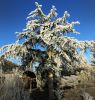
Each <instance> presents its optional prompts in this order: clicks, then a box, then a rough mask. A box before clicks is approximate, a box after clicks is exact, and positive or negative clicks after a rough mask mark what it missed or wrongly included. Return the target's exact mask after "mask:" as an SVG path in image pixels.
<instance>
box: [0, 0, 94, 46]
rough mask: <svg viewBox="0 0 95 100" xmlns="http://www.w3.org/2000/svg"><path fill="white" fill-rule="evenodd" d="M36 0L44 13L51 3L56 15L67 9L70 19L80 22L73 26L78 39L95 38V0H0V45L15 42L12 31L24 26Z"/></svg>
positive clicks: (47, 10) (20, 29)
mask: <svg viewBox="0 0 95 100" xmlns="http://www.w3.org/2000/svg"><path fill="white" fill-rule="evenodd" d="M36 1H37V2H38V3H40V4H42V5H43V10H44V12H46V14H47V13H48V12H49V10H50V8H51V6H52V5H55V6H56V8H57V12H58V16H62V15H63V12H64V11H68V12H69V13H70V15H71V17H70V18H69V19H70V21H77V20H78V21H79V22H80V23H81V24H80V25H77V26H76V27H75V28H76V29H77V30H78V31H79V32H80V33H81V34H80V35H74V36H75V37H76V38H77V39H79V40H95V0H0V46H3V45H5V44H10V43H13V42H15V40H16V39H17V38H16V35H15V34H14V33H15V32H16V31H22V29H23V28H24V27H25V23H26V17H27V15H28V14H29V13H30V11H32V10H34V9H35V4H34V3H35V2H36ZM69 19H68V20H69Z"/></svg>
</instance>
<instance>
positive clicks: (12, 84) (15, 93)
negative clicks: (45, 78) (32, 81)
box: [0, 73, 30, 100]
mask: <svg viewBox="0 0 95 100" xmlns="http://www.w3.org/2000/svg"><path fill="white" fill-rule="evenodd" d="M0 77H1V78H0V100H30V93H29V91H25V89H24V87H23V85H24V84H23V81H22V80H21V79H20V78H19V75H18V74H16V73H13V74H6V75H5V77H4V75H0Z"/></svg>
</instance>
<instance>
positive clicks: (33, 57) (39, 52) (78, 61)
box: [0, 2, 95, 79]
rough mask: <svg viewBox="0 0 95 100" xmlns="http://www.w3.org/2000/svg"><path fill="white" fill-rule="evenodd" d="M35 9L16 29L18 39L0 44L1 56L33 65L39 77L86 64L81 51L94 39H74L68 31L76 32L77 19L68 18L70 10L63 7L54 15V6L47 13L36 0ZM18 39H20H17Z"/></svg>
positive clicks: (78, 69)
mask: <svg viewBox="0 0 95 100" xmlns="http://www.w3.org/2000/svg"><path fill="white" fill-rule="evenodd" d="M35 4H36V7H37V8H36V9H35V10H34V11H32V12H30V13H29V15H28V17H27V23H26V27H25V29H23V31H22V32H16V34H17V36H18V40H17V41H16V43H14V44H10V45H5V46H3V47H1V48H0V51H1V58H16V59H19V60H20V61H21V64H22V66H23V67H26V66H27V67H31V69H33V67H34V66H35V65H37V67H36V69H35V71H36V73H37V75H38V76H39V78H40V79H41V78H45V79H46V78H47V76H49V77H53V76H55V77H60V76H63V75H66V76H67V75H73V74H74V75H75V74H77V72H81V71H82V70H85V69H86V68H88V67H89V66H90V64H89V63H88V62H87V60H86V58H85V56H84V52H85V51H86V50H87V48H93V44H94V43H95V42H94V41H78V40H77V39H75V38H74V37H68V34H71V33H72V34H79V32H77V31H76V30H75V29H74V26H75V25H76V24H80V23H79V22H78V21H76V22H69V21H68V20H67V18H68V17H69V16H70V14H69V13H68V12H67V11H65V12H64V14H63V16H62V17H57V12H56V8H55V6H52V9H51V10H50V13H49V14H45V13H44V12H43V11H42V5H39V4H38V3H37V2H36V3H35ZM20 40H24V42H22V43H20V42H19V41H20Z"/></svg>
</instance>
